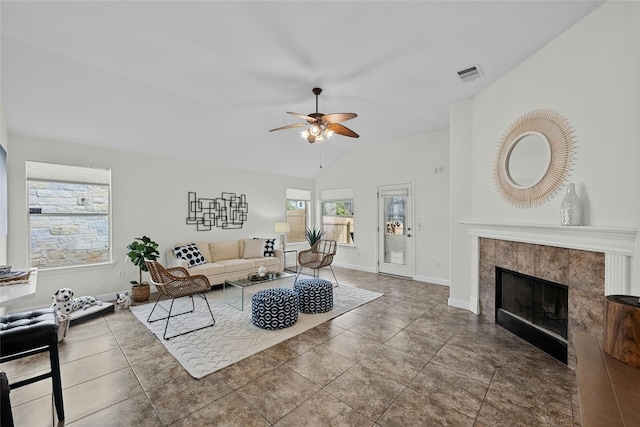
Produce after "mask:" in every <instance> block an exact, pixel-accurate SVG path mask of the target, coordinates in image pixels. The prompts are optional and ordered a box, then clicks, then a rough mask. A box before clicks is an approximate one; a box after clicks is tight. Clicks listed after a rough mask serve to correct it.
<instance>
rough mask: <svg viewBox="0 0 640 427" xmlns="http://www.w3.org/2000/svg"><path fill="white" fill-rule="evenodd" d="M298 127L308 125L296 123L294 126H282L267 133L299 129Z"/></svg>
mask: <svg viewBox="0 0 640 427" xmlns="http://www.w3.org/2000/svg"><path fill="white" fill-rule="evenodd" d="M300 126H308V124H307V123H296V124H294V125H287V126H282V127H279V128H275V129H271V130H270V131H269V132H273V131H274V130H284V129H293V128H299V127H300Z"/></svg>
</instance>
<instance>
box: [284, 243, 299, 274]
mask: <svg viewBox="0 0 640 427" xmlns="http://www.w3.org/2000/svg"><path fill="white" fill-rule="evenodd" d="M292 252H295V254H296V255H295V257H296V269H295V270H291V269H287V254H288V253H292ZM282 255H283V257H284V271H287V270H288V271H293V272H294V273H298V250H297V249H287V250H286V251H282Z"/></svg>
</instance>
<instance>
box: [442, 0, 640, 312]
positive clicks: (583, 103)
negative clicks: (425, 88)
mask: <svg viewBox="0 0 640 427" xmlns="http://www.w3.org/2000/svg"><path fill="white" fill-rule="evenodd" d="M638 22H640V3H638V2H618V1H613V2H608V3H605V4H604V5H602V6H601V7H599V8H598V9H596V10H595V11H594V12H592V13H591V14H590V15H588V16H587V17H585V18H584V19H583V20H582V21H580V22H578V23H577V24H576V25H574V26H573V27H572V28H570V29H569V30H567V31H566V32H565V33H564V34H562V35H560V36H559V37H558V38H556V39H555V40H553V41H552V42H550V43H549V44H548V45H547V46H545V47H543V48H542V49H540V50H539V51H538V52H536V53H535V54H534V55H532V56H531V57H529V58H528V59H527V60H526V61H524V62H523V63H522V64H520V65H519V66H518V67H516V68H515V69H514V70H512V71H511V72H510V73H508V74H507V75H506V76H504V77H503V78H502V79H500V80H499V81H498V82H497V83H495V84H494V85H492V86H491V87H489V88H488V89H486V90H485V91H484V92H482V93H481V94H480V95H478V96H476V97H475V98H474V99H472V100H470V101H465V102H464V103H461V105H458V106H454V108H453V110H452V112H453V113H452V116H451V134H452V135H458V134H462V135H466V134H467V133H469V134H470V136H471V139H470V140H467V139H465V138H455V139H454V138H452V148H451V161H452V176H454V177H455V179H456V181H457V184H455V185H454V184H452V194H451V198H452V200H458V199H459V198H465V197H469V195H470V196H471V203H470V206H466V205H464V204H461V205H459V206H455V207H454V206H453V205H452V212H451V214H452V239H453V240H452V255H451V258H452V260H453V262H452V270H454V271H456V270H459V271H460V272H461V274H459V275H458V274H452V280H451V298H452V299H454V300H458V301H469V299H470V296H471V295H472V291H471V289H470V288H469V276H466V277H465V275H466V274H468V273H470V271H469V268H468V266H467V265H466V263H467V262H468V259H469V254H470V251H471V246H470V240H469V239H465V238H464V237H463V236H462V234H463V231H462V227H461V226H460V225H458V222H459V221H462V220H473V221H487V222H509V223H536V224H559V223H560V203H561V201H562V197H563V194H562V192H560V193H558V194H557V195H556V196H555V197H554V198H552V199H551V200H550V201H549V202H547V203H546V204H544V205H543V206H540V207H537V208H532V209H521V208H515V207H512V206H511V205H509V204H507V203H506V202H505V201H503V200H502V199H501V198H500V196H499V194H498V192H497V191H496V189H495V188H494V185H493V182H492V179H491V167H492V162H493V159H494V156H495V153H496V150H497V147H498V142H499V141H500V139H501V137H502V135H503V133H504V131H505V130H506V129H507V127H508V126H509V125H510V124H511V123H512V122H513V121H514V120H515V119H516V118H517V117H519V116H520V115H522V114H524V113H526V112H528V111H531V110H534V109H538V108H550V109H553V110H556V111H558V112H560V113H562V114H563V115H565V116H566V117H567V118H568V120H569V121H570V122H571V123H572V125H573V127H574V130H575V135H576V139H577V158H576V161H575V167H574V169H573V172H572V173H571V175H570V178H569V180H570V182H575V183H576V187H578V189H579V193H578V194H579V196H581V198H582V200H583V201H584V203H585V204H586V213H587V214H586V224H585V225H592V226H614V227H615V226H619V227H638V226H639V225H640V206H639V204H640V149H639V146H640V77H639V76H640V57H639V56H640V33H639V29H638V28H639V27H640V26H639V25H638ZM469 103H471V104H470V105H471V106H470V108H467V107H468V106H469ZM469 131H470V132H469ZM466 150H470V154H468V153H466ZM468 156H470V158H471V163H470V167H466V166H467V158H468ZM455 165H460V167H455ZM454 167H455V169H454ZM468 189H470V192H469V190H468ZM562 190H563V191H564V188H563V189H562ZM636 242H638V240H637V241H636ZM638 248H640V244H638V243H636V253H638ZM639 258H640V257H638V256H636V257H635V259H634V260H633V267H632V270H633V271H632V278H631V283H632V287H633V289H631V291H632V293H633V294H636V295H640V280H639V279H640V274H639V273H640V265H639V264H640V262H639Z"/></svg>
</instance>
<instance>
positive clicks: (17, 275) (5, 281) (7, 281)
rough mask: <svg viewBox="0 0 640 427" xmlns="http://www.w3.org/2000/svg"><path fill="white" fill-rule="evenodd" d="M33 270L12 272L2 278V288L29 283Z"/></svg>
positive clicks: (0, 283)
mask: <svg viewBox="0 0 640 427" xmlns="http://www.w3.org/2000/svg"><path fill="white" fill-rule="evenodd" d="M30 275H31V270H27V271H12V272H10V273H9V274H6V275H5V276H2V277H0V286H4V285H14V284H17V283H26V282H28V281H29V276H30Z"/></svg>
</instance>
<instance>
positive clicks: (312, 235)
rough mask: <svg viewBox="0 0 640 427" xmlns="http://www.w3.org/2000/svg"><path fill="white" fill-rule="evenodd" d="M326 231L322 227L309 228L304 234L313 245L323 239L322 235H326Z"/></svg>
mask: <svg viewBox="0 0 640 427" xmlns="http://www.w3.org/2000/svg"><path fill="white" fill-rule="evenodd" d="M325 233H326V231H324V230H323V229H322V228H318V229H315V228H307V231H306V232H305V233H304V236H305V237H306V238H307V242H309V245H310V246H311V247H313V245H315V244H316V242H317V241H318V240H320V239H322V236H324V234H325Z"/></svg>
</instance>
